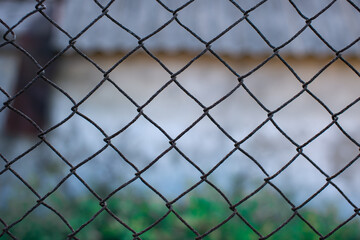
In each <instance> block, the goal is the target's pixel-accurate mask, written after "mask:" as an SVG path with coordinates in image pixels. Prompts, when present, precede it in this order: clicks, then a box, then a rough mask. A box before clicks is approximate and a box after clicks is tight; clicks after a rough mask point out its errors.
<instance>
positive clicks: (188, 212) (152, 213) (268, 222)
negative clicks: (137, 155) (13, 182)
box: [0, 191, 360, 240]
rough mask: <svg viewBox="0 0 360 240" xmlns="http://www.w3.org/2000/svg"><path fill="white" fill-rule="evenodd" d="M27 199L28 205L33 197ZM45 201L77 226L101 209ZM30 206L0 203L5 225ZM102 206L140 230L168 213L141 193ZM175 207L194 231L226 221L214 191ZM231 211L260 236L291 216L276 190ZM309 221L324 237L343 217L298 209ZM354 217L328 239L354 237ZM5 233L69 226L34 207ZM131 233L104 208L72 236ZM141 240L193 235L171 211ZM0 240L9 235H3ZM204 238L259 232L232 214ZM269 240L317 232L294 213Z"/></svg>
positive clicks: (61, 232)
mask: <svg viewBox="0 0 360 240" xmlns="http://www.w3.org/2000/svg"><path fill="white" fill-rule="evenodd" d="M31 202H32V203H33V204H34V202H33V199H31ZM45 203H47V204H49V205H50V206H52V207H53V208H54V209H56V210H57V211H58V212H59V213H60V214H61V215H63V216H64V217H65V218H66V219H67V221H68V222H69V224H70V225H71V226H72V227H73V228H74V230H77V229H78V228H80V227H81V226H82V225H83V224H84V223H86V222H87V221H88V220H89V219H90V218H91V217H92V216H93V215H94V214H96V213H97V212H98V211H99V210H101V206H100V205H99V202H98V201H97V199H96V198H94V197H92V196H82V197H75V196H72V197H70V198H69V196H65V195H61V194H59V193H56V192H55V193H54V195H51V196H50V197H49V198H48V199H47V200H46V201H45ZM29 206H31V204H28V199H26V198H22V199H21V200H19V199H16V201H15V199H14V201H11V202H9V204H8V206H6V207H4V206H1V205H0V217H1V218H2V219H3V220H4V221H6V222H7V223H11V222H13V221H15V220H16V219H19V218H20V217H21V216H22V215H21V214H24V212H26V210H28V209H29ZM107 207H108V209H109V210H110V211H111V212H112V213H114V214H115V215H116V216H117V217H118V218H119V219H121V220H122V221H123V222H124V223H126V224H127V225H128V226H129V227H131V228H132V229H134V230H135V231H137V232H141V231H143V230H144V229H146V228H147V227H149V226H150V225H151V224H153V223H154V222H155V221H157V220H158V219H160V218H161V217H162V216H164V215H165V214H166V213H167V212H168V208H167V207H166V206H165V203H164V202H163V201H162V200H161V199H160V198H154V197H150V196H147V195H141V194H128V195H125V194H116V195H114V196H113V197H112V198H110V199H109V200H108V201H107ZM173 210H174V211H176V213H178V214H179V215H180V216H181V217H182V218H183V219H184V220H185V221H186V222H187V223H188V224H189V225H190V226H192V227H193V228H194V229H195V230H196V231H197V232H199V233H200V234H204V233H206V232H207V231H209V230H210V229H212V228H213V227H215V226H217V225H218V224H220V223H221V222H222V221H224V220H225V219H227V218H228V217H229V216H230V215H231V214H232V211H231V210H230V209H229V206H228V205H227V203H226V202H225V201H224V200H223V199H222V198H221V197H218V196H217V195H216V196H215V195H212V194H204V193H201V194H200V193H199V192H194V193H192V192H191V193H190V194H189V195H186V196H185V197H183V198H182V199H180V200H179V201H178V202H176V203H175V204H173ZM237 211H238V212H239V213H240V214H241V216H242V217H244V218H245V219H246V220H247V221H248V222H249V223H250V224H251V225H252V226H253V227H254V228H255V229H256V230H257V231H258V232H259V233H261V234H262V235H263V236H266V235H268V234H270V233H271V232H272V231H274V230H275V229H276V228H277V227H279V226H280V225H281V224H282V223H284V222H285V221H286V220H287V219H288V218H289V217H290V216H291V215H292V214H293V212H292V211H291V209H290V207H289V205H288V204H287V203H286V202H284V200H283V199H282V198H281V197H280V196H279V195H276V194H273V193H271V192H266V191H264V192H263V191H261V192H260V193H259V194H256V195H255V196H254V197H253V198H250V199H249V200H247V201H245V202H244V203H243V204H241V205H239V206H238V207H237ZM299 213H300V214H301V216H303V217H304V218H305V219H306V220H307V221H309V222H310V223H311V225H313V226H314V228H316V230H317V231H319V232H320V233H321V234H323V235H326V234H328V233H329V232H331V231H332V230H333V229H334V228H336V226H338V225H339V224H340V223H342V222H343V221H344V220H345V219H343V218H341V217H340V216H339V214H338V212H337V210H336V209H335V208H333V207H330V206H329V207H324V209H322V210H317V209H312V208H310V207H305V208H304V209H301V210H299ZM359 226H360V225H359V217H356V218H354V219H352V220H351V221H350V222H348V223H347V224H346V225H344V226H343V227H342V228H340V229H339V230H338V231H336V232H335V233H334V234H332V235H331V236H330V237H329V238H328V239H346V240H352V239H354V240H355V239H359V236H360V228H359ZM10 232H11V233H12V234H13V235H14V236H15V237H16V238H17V239H29V240H32V239H36V240H48V239H49V240H50V239H51V240H57V239H66V236H67V235H68V234H70V233H71V231H70V229H69V228H68V227H67V226H66V225H65V223H63V222H62V220H61V219H60V218H59V217H58V216H57V215H56V214H55V213H54V212H52V211H50V210H49V209H48V208H46V207H44V206H39V207H38V208H36V210H34V211H33V212H32V213H30V214H29V215H28V216H27V217H25V218H24V219H23V220H22V221H21V222H20V223H19V224H16V225H15V226H14V227H13V228H11V230H10ZM132 235H133V233H132V232H131V231H130V230H128V229H127V228H126V227H124V226H123V225H121V224H120V223H119V222H118V221H116V220H115V219H114V218H113V217H112V216H111V215H110V214H109V213H108V212H107V211H102V212H101V213H100V214H99V215H98V216H97V217H96V218H95V219H94V220H93V221H92V222H91V223H90V224H88V225H87V226H85V227H84V228H83V229H81V230H80V231H79V232H78V233H77V234H76V237H77V238H78V239H86V240H92V239H94V240H95V239H96V240H97V239H100V240H101V239H104V240H105V239H106V240H111V239H114V240H115V239H133V236H132ZM140 237H141V239H144V240H159V239H160V240H167V239H169V240H170V239H171V240H177V239H179V240H184V239H195V237H196V235H195V233H194V232H192V231H191V230H190V229H189V228H188V227H186V226H185V225H184V224H183V223H182V222H181V221H180V220H179V219H178V217H176V215H175V214H174V213H172V212H171V213H169V214H168V215H167V216H166V217H165V218H164V219H163V220H162V221H160V222H159V223H158V224H156V225H155V226H154V227H153V228H151V229H150V230H149V231H146V232H144V233H143V234H141V235H140ZM0 239H1V240H7V239H12V238H11V237H9V236H8V235H7V234H4V235H3V236H2V237H1V238H0ZM204 239H209V240H217V239H219V240H220V239H221V240H227V239H228V240H230V239H245V240H247V239H249V240H252V239H259V236H258V235H257V234H256V233H254V231H253V230H252V229H251V228H250V227H248V226H247V225H246V224H245V223H244V222H243V221H242V220H241V219H240V218H239V217H238V216H234V217H233V218H232V219H230V220H229V221H228V222H226V223H225V224H224V225H222V226H221V227H220V228H218V229H216V230H215V231H213V232H211V233H210V234H209V235H207V236H206V237H204ZM269 239H276V240H278V239H280V240H282V239H304V240H305V239H306V240H313V239H314V240H315V239H319V236H318V235H317V234H316V233H315V232H314V231H313V230H312V229H311V228H310V227H309V226H308V225H307V224H306V223H305V222H304V221H302V220H301V219H300V218H299V217H297V216H295V217H294V218H293V219H292V220H291V221H290V222H289V223H288V224H286V225H285V226H284V227H283V228H282V229H281V230H280V231H278V232H276V233H275V234H274V235H272V236H271V237H270V238H269Z"/></svg>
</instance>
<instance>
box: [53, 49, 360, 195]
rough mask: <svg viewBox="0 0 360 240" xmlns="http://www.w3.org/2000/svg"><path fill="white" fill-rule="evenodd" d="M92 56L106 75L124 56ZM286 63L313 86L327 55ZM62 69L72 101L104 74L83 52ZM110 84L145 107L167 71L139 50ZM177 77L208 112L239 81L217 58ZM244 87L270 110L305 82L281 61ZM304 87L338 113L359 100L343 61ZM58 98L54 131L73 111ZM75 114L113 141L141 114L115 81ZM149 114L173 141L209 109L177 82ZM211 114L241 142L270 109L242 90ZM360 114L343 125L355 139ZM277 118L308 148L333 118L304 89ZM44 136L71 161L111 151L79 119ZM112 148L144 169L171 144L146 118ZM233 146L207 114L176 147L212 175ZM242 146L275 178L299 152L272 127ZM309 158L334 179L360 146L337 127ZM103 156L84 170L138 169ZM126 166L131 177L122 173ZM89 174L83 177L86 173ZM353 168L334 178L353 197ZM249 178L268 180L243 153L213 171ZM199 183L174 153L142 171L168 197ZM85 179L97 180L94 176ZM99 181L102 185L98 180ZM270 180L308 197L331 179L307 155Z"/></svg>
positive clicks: (179, 61)
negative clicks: (107, 166) (105, 166)
mask: <svg viewBox="0 0 360 240" xmlns="http://www.w3.org/2000/svg"><path fill="white" fill-rule="evenodd" d="M90 57H91V58H92V59H93V60H94V61H95V62H96V63H97V64H99V66H100V67H101V68H103V69H104V70H107V69H109V68H110V67H111V66H112V65H113V64H115V63H116V62H117V61H118V60H119V59H120V58H121V55H112V56H109V55H106V56H104V55H92V56H90ZM158 57H159V58H160V59H161V61H163V62H164V63H165V65H166V66H167V67H168V68H169V69H170V70H171V71H173V72H176V71H178V70H179V69H181V68H182V67H183V66H184V65H185V64H186V63H187V62H188V61H189V60H190V59H191V58H192V57H194V56H193V55H188V54H178V55H165V54H159V55H158ZM264 59H265V57H264V58H262V57H257V58H238V59H235V58H228V57H225V60H226V61H227V62H228V63H229V65H230V66H231V67H232V68H233V69H234V70H236V71H237V72H238V73H239V74H241V75H244V74H246V73H247V72H248V71H250V70H251V69H253V68H254V67H255V66H257V65H258V64H260V63H261V62H262V61H263V60H264ZM286 60H287V61H288V63H289V64H290V65H291V66H292V67H293V69H294V70H295V71H296V73H298V75H299V77H300V78H301V79H302V80H303V81H309V80H310V79H311V78H312V77H313V76H314V75H315V74H316V73H317V72H319V71H320V69H321V68H322V67H324V66H325V65H326V64H327V63H328V62H329V61H330V60H331V59H327V58H323V59H318V58H316V59H315V58H300V59H294V58H286ZM348 60H349V61H350V62H351V64H353V65H354V67H359V66H360V61H359V60H358V59H348ZM58 73H59V74H58V77H57V79H56V82H57V84H58V85H59V86H60V87H61V88H62V89H64V90H65V91H66V92H68V93H69V95H70V96H72V97H73V99H74V100H75V101H76V102H78V101H80V100H81V99H82V98H84V97H85V96H86V95H87V93H88V92H89V91H90V90H91V89H93V88H94V87H95V86H96V85H97V84H98V83H99V82H100V81H101V79H102V74H101V73H100V72H99V71H98V70H97V69H96V68H95V67H94V66H93V65H91V64H90V63H89V62H87V61H85V60H84V59H83V58H82V57H80V56H67V57H66V58H64V59H63V63H62V65H61V67H60V68H59V69H58ZM110 79H111V80H112V81H114V82H115V83H116V85H117V86H119V87H120V88H121V89H122V90H124V91H125V92H126V93H127V94H128V95H129V96H130V97H131V98H132V99H133V100H134V101H135V102H136V103H137V104H138V105H142V104H144V103H145V102H146V101H147V100H148V99H149V98H150V97H151V96H152V95H153V94H154V93H155V92H156V91H157V90H158V89H159V88H160V87H161V86H162V85H164V84H165V83H166V82H167V81H169V80H170V75H169V74H168V73H167V72H166V71H165V70H163V69H162V68H161V66H160V65H159V64H158V63H156V62H155V61H154V60H153V59H151V58H150V57H149V56H147V55H145V54H135V55H133V56H131V57H129V58H128V59H127V60H126V61H124V62H123V63H121V64H120V65H119V66H118V67H117V68H115V69H114V70H113V72H111V74H110ZM177 80H178V81H179V83H180V84H181V85H182V86H184V87H185V88H186V89H187V90H188V91H189V92H190V93H191V94H193V95H194V96H195V97H196V98H197V99H198V100H199V101H200V102H201V103H202V104H204V105H205V106H210V105H211V104H213V103H214V102H215V101H217V100H218V99H220V98H221V97H222V96H224V95H225V94H226V93H228V92H229V91H231V89H233V88H234V87H235V86H236V85H237V79H236V77H235V76H234V75H233V74H232V73H231V72H230V71H229V70H228V69H227V68H226V67H225V66H223V65H222V64H221V63H220V62H219V61H217V60H216V59H215V58H214V57H213V56H211V55H205V56H203V57H201V58H200V59H199V60H197V61H196V62H194V63H193V64H192V65H191V66H190V67H189V68H187V69H186V70H184V71H183V72H182V73H181V74H180V75H178V77H177ZM244 82H245V85H246V86H247V87H248V89H249V90H250V91H251V92H252V93H253V94H254V95H255V96H256V97H257V98H258V99H259V100H260V101H261V102H262V103H263V104H264V106H265V107H267V108H268V109H269V110H272V111H273V110H275V109H277V108H278V107H279V106H281V105H282V104H283V103H285V102H286V101H287V100H288V99H290V98H291V97H292V96H294V95H296V94H297V93H298V92H299V91H300V90H301V89H302V84H301V83H299V81H298V80H297V79H296V78H295V77H294V76H293V75H292V73H291V72H290V71H289V70H288V69H287V68H286V66H285V65H284V64H283V63H282V62H281V61H280V60H279V59H277V58H274V59H272V60H270V61H269V62H268V63H267V64H265V65H264V66H263V67H262V68H260V69H259V70H257V71H256V72H254V73H253V74H251V75H250V76H248V77H246V78H245V80H244ZM308 89H309V90H310V91H311V92H312V93H314V94H315V95H316V96H317V97H318V98H319V99H321V100H322V101H323V102H324V103H325V104H326V105H327V106H328V107H329V109H330V110H331V111H333V112H334V113H336V112H338V111H340V110H341V109H343V108H344V107H345V106H346V105H347V104H349V103H350V102H352V101H353V100H355V99H356V98H358V95H359V89H360V81H359V79H358V76H357V75H355V73H354V72H352V71H351V70H350V69H349V68H348V67H347V66H345V64H344V63H343V62H341V61H339V60H338V61H336V62H335V63H334V64H332V65H331V66H330V67H329V68H327V69H326V70H325V71H324V72H323V73H321V74H320V75H319V76H318V77H317V78H316V79H315V80H314V81H313V82H312V83H311V84H310V85H309V86H308ZM52 96H53V97H52V99H51V102H52V103H51V106H52V110H51V125H54V124H56V123H58V122H60V121H61V120H62V119H64V118H65V117H66V116H68V115H69V114H70V113H71V110H70V108H71V106H72V104H71V102H70V101H69V100H67V98H66V97H65V96H64V95H62V94H61V93H59V92H58V91H56V90H55V89H54V91H53V95H52ZM78 110H79V112H80V113H82V114H84V115H86V116H87V117H88V118H90V119H91V120H93V121H94V122H96V123H97V124H98V125H99V126H100V127H101V128H102V129H103V130H104V131H105V132H106V133H107V134H108V135H112V134H113V133H115V132H116V131H118V130H120V129H121V128H123V127H124V126H125V125H126V124H128V123H129V122H130V121H131V120H132V119H134V118H135V116H136V115H137V111H136V110H137V109H136V107H135V106H134V105H133V104H132V103H131V102H130V101H129V100H128V99H126V98H125V97H124V96H123V95H122V94H121V93H120V92H119V91H118V90H117V89H116V88H115V87H114V86H113V85H112V84H110V83H109V82H105V83H104V84H103V85H102V86H101V87H100V88H99V89H98V90H97V91H96V92H95V93H94V94H93V95H91V96H90V97H89V98H88V100H86V101H85V102H84V103H83V104H81V105H80V107H79V108H78ZM143 111H144V113H145V114H146V115H147V116H148V117H149V118H151V119H152V120H153V121H155V122H156V123H157V124H158V125H159V126H161V127H162V128H163V129H164V130H165V131H166V132H167V133H168V134H169V135H170V136H171V137H172V138H176V137H177V136H178V135H179V134H180V133H181V132H182V131H183V130H185V129H186V128H187V127H188V126H189V125H190V124H191V123H193V122H194V121H195V120H196V119H197V118H199V117H200V116H201V115H202V113H203V111H202V108H201V107H200V106H199V105H198V104H197V103H196V102H194V101H193V100H192V99H190V98H189V97H188V96H187V95H186V94H185V93H184V92H183V91H181V90H180V88H179V87H177V86H176V85H175V84H174V83H171V84H170V85H169V86H168V87H167V88H166V89H165V90H163V91H162V92H161V93H160V94H159V95H158V96H157V97H156V98H155V99H154V100H153V101H152V102H150V103H149V104H148V105H147V106H146V107H145V108H144V109H143ZM210 114H211V116H212V117H213V118H214V119H215V120H216V121H217V122H218V123H219V124H221V126H222V127H223V128H224V129H225V130H226V131H227V132H228V133H229V134H230V135H231V136H232V137H233V138H234V139H236V140H237V141H240V140H241V139H243V138H244V137H245V136H247V135H248V134H249V133H250V132H251V131H252V130H253V129H255V128H256V127H257V126H258V125H260V124H261V123H262V122H263V121H264V120H266V118H267V113H266V112H265V111H264V110H263V109H261V107H260V106H259V105H258V104H257V103H256V102H255V101H254V100H253V99H252V98H251V97H250V96H249V94H248V93H246V91H245V90H244V89H242V88H239V89H238V90H237V91H235V92H234V93H233V94H232V95H231V96H229V97H228V98H227V99H226V100H224V101H223V102H222V103H220V104H219V105H218V106H216V107H214V108H213V109H211V110H210ZM359 116H360V107H359V104H357V105H355V106H353V107H352V108H350V109H349V110H348V111H346V112H345V113H344V114H342V115H340V116H339V121H338V122H339V123H340V124H341V126H342V127H343V128H344V129H345V130H346V131H347V132H348V133H349V134H350V135H351V136H352V137H353V138H355V139H356V140H357V141H359V140H360V134H359V131H358V129H359V127H360V122H359V119H358V118H359ZM274 120H275V122H276V123H277V124H278V125H279V126H280V127H281V128H282V129H283V131H284V132H286V134H288V135H289V136H290V137H291V138H292V139H293V140H294V141H295V142H296V143H298V144H299V145H302V144H304V143H305V142H307V140H309V139H310V138H311V137H313V136H314V135H315V134H317V133H318V132H319V131H321V130H322V129H323V128H325V127H326V126H327V125H328V124H329V123H331V121H332V118H331V115H330V114H329V113H328V112H327V111H326V110H325V109H324V108H323V107H322V106H321V105H320V104H319V103H318V102H317V101H316V100H314V98H312V97H311V96H310V95H309V94H307V93H303V94H302V95H301V96H300V97H298V98H297V99H296V100H294V101H293V102H292V103H290V104H289V105H287V106H286V107H284V108H283V109H282V110H280V111H279V112H277V113H275V115H274ZM48 137H49V139H51V140H50V141H51V142H52V143H53V144H54V146H56V147H57V148H58V149H59V151H60V152H61V153H62V154H63V155H64V156H65V157H68V158H69V159H73V161H75V162H80V161H82V160H84V159H85V158H86V157H88V156H89V155H90V154H92V153H95V152H96V151H97V150H99V149H100V148H101V147H102V146H104V145H105V142H104V141H103V138H104V137H103V136H102V134H101V133H100V132H99V131H98V130H97V129H96V128H95V127H94V126H92V125H91V124H89V123H88V122H87V121H85V120H84V119H83V118H81V117H79V116H74V117H73V118H72V119H71V120H69V121H68V122H67V123H65V124H64V125H62V126H60V127H59V128H58V129H57V130H55V131H54V132H53V133H51V134H49V136H48ZM112 143H113V144H114V145H115V146H116V147H117V148H118V149H119V150H120V151H121V152H122V153H123V154H124V155H125V156H126V157H127V158H128V159H129V160H131V161H133V162H134V163H135V165H137V166H138V167H139V168H140V169H141V168H143V167H145V166H146V164H147V163H149V162H151V161H152V160H153V159H155V158H156V157H157V156H158V155H159V154H160V153H161V152H162V151H164V150H165V149H166V148H167V147H169V143H168V139H167V138H166V137H165V136H164V135H163V134H162V133H161V132H160V131H159V130H157V129H156V128H155V127H154V126H153V125H151V124H150V123H149V122H148V121H147V120H145V118H143V117H140V118H139V119H138V120H137V121H136V122H135V123H134V124H133V125H132V126H130V127H129V128H128V129H126V130H125V131H124V132H123V133H122V134H120V135H118V136H117V137H115V138H114V139H112ZM233 145H234V144H233V142H231V141H230V140H229V139H228V138H227V137H226V136H225V135H224V134H223V133H222V132H221V131H220V130H219V129H218V128H217V127H216V126H215V125H214V124H213V123H212V122H211V121H210V120H209V119H208V118H207V117H205V118H204V119H203V120H201V121H200V122H199V123H198V124H197V125H196V126H195V127H193V128H192V129H191V130H190V131H189V132H187V133H186V134H185V135H184V136H183V137H182V138H180V139H179V140H178V141H177V146H178V147H179V149H181V150H182V151H183V152H184V153H185V154H186V155H187V156H188V157H189V158H191V159H192V160H193V161H194V162H195V163H196V164H198V165H199V166H200V167H201V168H202V169H203V170H204V171H208V170H210V169H211V168H212V167H213V166H214V165H215V164H216V163H217V162H219V161H220V160H221V159H222V158H223V157H224V156H225V155H226V154H227V153H229V152H230V151H231V150H232V149H233ZM241 147H242V148H243V149H244V150H245V151H247V152H248V153H249V154H250V155H252V156H253V157H254V158H255V159H256V160H258V162H259V163H261V164H262V165H263V166H264V168H265V170H266V171H267V172H268V173H269V174H270V175H271V174H274V173H275V172H277V171H278V170H279V169H280V168H281V167H282V166H283V165H285V164H286V163H287V162H288V161H289V160H290V159H291V158H292V157H293V156H294V155H295V154H296V147H295V146H294V145H292V144H291V143H290V142H289V141H288V140H287V139H286V138H285V137H284V136H282V135H281V134H280V133H279V131H278V130H276V128H275V127H274V126H273V125H272V124H271V123H270V122H268V123H267V124H266V125H265V126H264V127H263V128H262V129H260V130H259V131H258V132H257V133H255V134H254V135H253V136H252V137H251V138H250V139H248V140H247V141H246V142H245V143H243V144H242V145H241ZM304 152H305V154H307V155H308V156H309V157H310V158H311V159H312V160H313V161H314V162H315V163H316V164H318V165H319V166H320V167H321V168H323V170H324V171H326V172H327V173H328V174H329V175H332V174H334V173H335V172H336V171H338V170H339V169H340V168H341V167H343V166H345V165H346V163H348V162H349V161H350V160H352V159H353V158H354V157H355V156H356V155H357V154H358V149H357V148H356V145H354V144H353V143H351V141H350V140H349V139H347V138H346V137H345V136H344V135H343V134H342V133H341V132H340V131H339V129H338V128H337V127H336V126H332V127H331V128H330V129H329V130H328V131H327V132H326V133H324V134H323V135H321V136H320V137H319V138H317V139H316V140H314V141H313V142H311V143H310V144H309V145H308V146H306V147H305V148H304ZM106 156H111V157H106ZM97 158H98V159H97V160H95V161H93V163H89V166H88V167H86V166H84V169H88V171H91V166H90V165H93V167H94V166H98V167H99V168H97V171H98V169H100V166H101V161H103V162H107V163H109V162H112V161H113V162H114V165H112V166H113V167H111V169H107V170H106V171H109V172H111V171H112V172H113V175H115V176H116V175H118V173H119V171H120V172H121V174H122V175H121V176H122V177H124V179H126V178H129V177H130V176H133V174H134V173H135V172H134V170H132V169H130V168H129V167H128V166H126V164H124V163H123V161H122V160H121V158H120V157H119V156H118V155H117V154H116V153H115V151H113V150H111V149H107V150H106V151H105V152H104V153H102V154H101V155H99V157H97ZM97 161H98V162H97ZM122 168H123V169H126V171H122V170H121V169H122ZM84 169H83V171H84V172H83V174H85V175H87V174H89V172H86V170H84ZM357 169H358V166H353V167H352V168H351V170H348V171H346V172H345V173H344V174H343V175H344V176H343V177H340V178H339V179H335V180H334V181H335V182H336V183H338V184H339V186H341V187H343V189H344V191H345V192H346V191H351V190H350V189H353V187H354V186H355V185H356V184H357V183H359V181H360V179H359V177H358V175H357V174H355V173H356V171H357ZM79 170H80V169H79ZM80 172H81V170H80ZM108 174H109V173H108ZM244 174H248V175H249V177H247V178H246V182H248V183H250V184H255V185H256V184H257V183H259V182H260V181H262V179H264V178H265V175H264V174H263V173H262V172H261V171H260V170H259V169H258V168H257V167H256V165H255V164H254V163H252V162H251V161H250V159H249V158H247V157H245V156H244V155H243V154H241V153H240V152H239V151H237V152H236V153H234V154H233V155H232V156H231V157H230V158H229V159H228V160H227V161H226V162H225V163H224V165H223V166H221V167H220V168H219V169H217V170H216V171H215V172H214V174H213V176H212V178H213V179H216V181H217V182H219V183H223V184H224V186H229V184H230V183H229V181H228V179H229V178H226V177H224V176H234V177H242V176H245V175H244ZM100 175H101V174H100ZM102 176H103V175H102ZM184 176H186V177H187V178H184ZM199 177H200V174H199V172H197V171H196V170H195V169H194V168H192V167H191V165H190V164H188V163H186V162H185V160H184V159H183V158H182V157H181V156H180V155H179V154H178V153H176V151H174V150H172V151H171V152H169V153H168V154H167V155H165V156H164V157H163V158H161V159H160V160H159V162H158V163H156V164H155V165H154V166H153V168H151V169H150V170H149V171H148V172H146V173H145V174H144V178H145V179H148V180H149V182H150V183H153V184H154V185H155V186H158V187H159V188H160V189H162V190H163V191H165V192H168V193H169V194H170V193H171V192H175V193H179V192H180V190H176V189H177V188H179V189H182V188H183V187H184V186H182V185H189V184H190V183H194V182H196V181H197V180H199ZM164 179H166V181H164ZM315 180H316V181H315ZM89 181H92V180H91V179H90V178H89ZM93 181H97V180H94V178H93ZM274 181H275V182H276V183H277V184H279V186H283V187H284V188H286V187H288V188H290V189H291V188H292V189H293V188H294V186H296V188H297V192H298V193H300V194H299V197H300V198H301V199H303V200H304V199H305V198H306V197H309V196H310V195H311V194H312V193H314V192H315V191H316V190H317V189H319V188H320V187H321V186H322V185H323V184H325V177H324V176H323V175H321V174H320V173H319V172H318V171H317V170H316V169H315V168H314V167H312V166H311V164H310V163H309V162H308V161H307V160H306V159H305V158H303V157H299V158H298V159H296V161H295V162H294V163H293V164H292V165H291V166H290V167H289V168H288V169H287V170H285V171H284V172H283V173H282V174H281V175H279V176H278V177H277V178H275V179H274ZM175 182H177V183H178V184H175V185H174V186H176V187H173V188H172V189H169V188H170V186H171V184H174V183H175ZM349 183H351V184H349ZM349 193H350V192H349ZM325 194H326V193H325Z"/></svg>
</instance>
